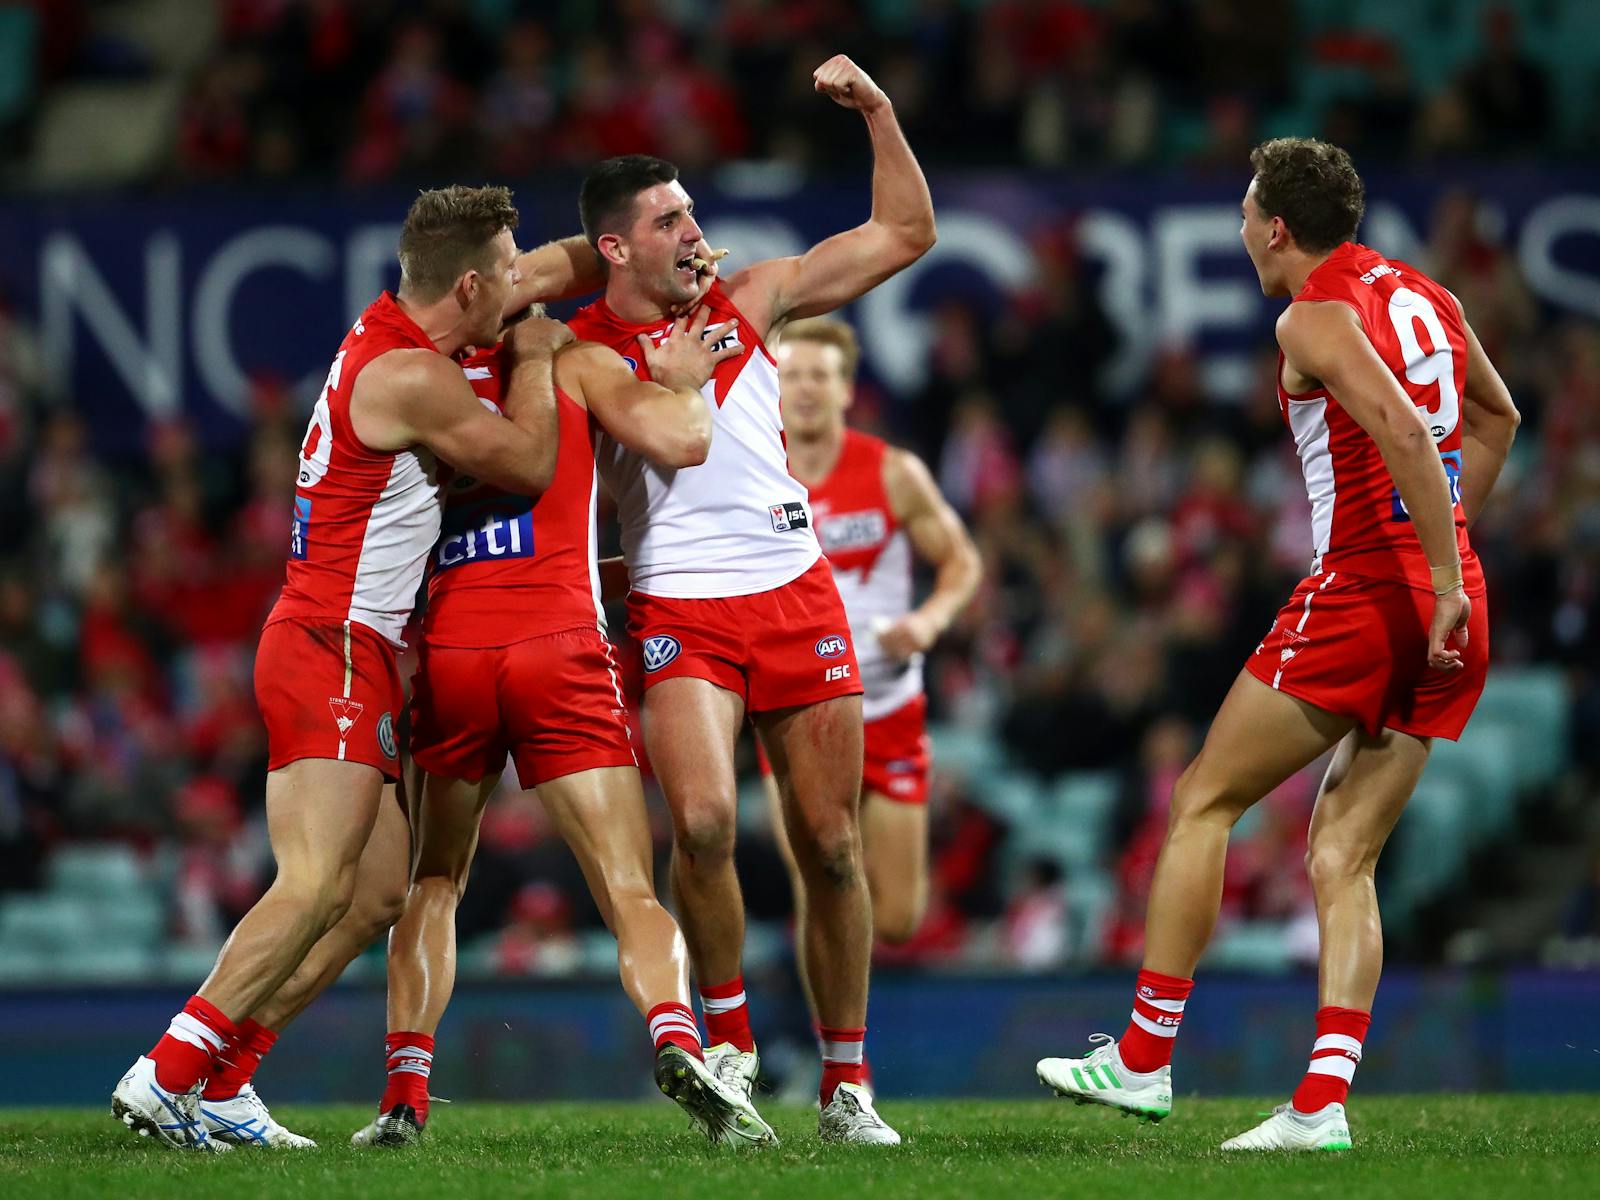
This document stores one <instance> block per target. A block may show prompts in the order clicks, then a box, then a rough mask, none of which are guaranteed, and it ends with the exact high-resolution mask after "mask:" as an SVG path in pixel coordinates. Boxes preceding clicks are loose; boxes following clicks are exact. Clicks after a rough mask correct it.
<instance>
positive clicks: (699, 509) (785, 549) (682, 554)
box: [598, 349, 822, 600]
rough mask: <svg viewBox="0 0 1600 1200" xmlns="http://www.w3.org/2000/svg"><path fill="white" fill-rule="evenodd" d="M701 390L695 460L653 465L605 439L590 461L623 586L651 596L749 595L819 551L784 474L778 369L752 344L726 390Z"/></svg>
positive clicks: (801, 570)
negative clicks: (605, 495) (707, 423)
mask: <svg viewBox="0 0 1600 1200" xmlns="http://www.w3.org/2000/svg"><path fill="white" fill-rule="evenodd" d="M716 387H717V385H716V381H715V380H712V381H711V382H708V383H707V384H706V385H705V387H704V388H702V389H701V393H702V395H704V396H705V398H706V403H707V404H708V405H710V406H711V417H712V425H713V428H712V434H711V451H710V454H709V455H708V456H707V458H706V461H705V462H704V463H702V464H701V465H699V466H698V467H684V468H681V469H678V470H672V469H668V468H662V467H658V466H656V465H655V464H654V463H652V462H650V461H649V460H648V459H646V458H645V457H644V456H643V455H640V454H635V453H634V452H632V451H630V450H627V449H625V448H624V447H622V446H620V445H618V444H617V443H616V442H615V441H613V440H612V439H611V438H610V437H609V436H607V437H604V438H603V439H602V441H601V447H600V453H599V455H598V462H599V465H600V473H601V475H602V476H603V477H604V479H605V483H606V487H607V488H608V489H609V490H610V492H611V494H612V495H613V496H614V497H615V498H616V501H617V516H618V519H619V520H620V521H621V524H622V553H623V556H624V558H626V560H627V563H628V581H629V584H630V585H631V586H632V587H633V588H635V589H636V590H638V591H640V592H644V593H645V594H647V595H651V596H666V597H671V598H674V599H686V600H703V599H713V598H720V597H725V596H749V595H753V594H755V593H757V592H767V591H771V590H772V589H773V588H778V587H782V586H783V585H784V584H786V583H790V582H793V581H794V580H796V579H798V578H799V577H800V576H801V575H803V574H805V573H806V571H808V570H809V569H810V568H811V566H812V564H813V563H815V562H816V561H817V559H818V558H819V557H821V554H822V551H821V548H820V547H819V546H818V545H817V538H816V534H815V533H814V532H813V530H812V527H811V509H810V503H809V499H808V497H807V495H806V489H805V486H804V485H803V484H801V483H800V481H799V480H797V479H796V478H795V477H794V476H793V475H791V474H789V456H788V452H787V450H786V449H785V448H784V444H783V422H782V419H781V418H780V417H779V415H778V368H777V366H776V365H775V364H774V363H773V362H772V360H771V359H769V358H768V357H767V356H766V354H764V353H763V352H762V351H760V350H759V349H757V350H754V351H753V352H752V353H750V354H749V356H748V357H747V358H746V359H745V363H744V368H743V369H742V370H741V371H740V372H739V374H738V376H737V378H736V379H735V380H734V381H733V383H732V384H731V385H730V386H729V387H728V389H727V393H726V395H725V396H724V398H723V402H722V404H721V405H718V404H717V400H716Z"/></svg>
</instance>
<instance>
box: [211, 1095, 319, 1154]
mask: <svg viewBox="0 0 1600 1200" xmlns="http://www.w3.org/2000/svg"><path fill="white" fill-rule="evenodd" d="M200 1119H201V1121H203V1122H204V1123H205V1127H206V1132H207V1133H208V1134H210V1135H211V1137H212V1138H213V1139H215V1140H216V1141H219V1142H226V1143H228V1144H229V1145H230V1146H261V1147H265V1148H267V1149H272V1150H312V1149H315V1148H316V1145H317V1144H316V1143H315V1142H313V1141H312V1140H311V1139H310V1138H308V1137H301V1136H300V1135H299V1134H298V1133H291V1132H290V1131H289V1130H287V1129H285V1128H284V1127H283V1126H282V1125H280V1124H278V1122H277V1121H276V1120H275V1119H274V1118H273V1116H272V1114H271V1113H270V1112H268V1111H267V1106H266V1105H265V1104H264V1103H262V1100H261V1097H260V1096H258V1095H256V1089H255V1088H254V1087H252V1086H251V1085H250V1084H248V1083H247V1084H245V1085H244V1086H243V1087H242V1088H240V1089H239V1094H238V1095H237V1096H234V1097H233V1098H232V1099H231V1100H207V1099H206V1098H205V1097H204V1096H201V1097H200Z"/></svg>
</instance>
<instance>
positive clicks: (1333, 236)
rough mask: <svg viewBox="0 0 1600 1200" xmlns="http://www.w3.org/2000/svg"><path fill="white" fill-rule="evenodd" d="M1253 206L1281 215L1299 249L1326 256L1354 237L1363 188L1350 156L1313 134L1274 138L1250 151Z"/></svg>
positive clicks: (1364, 202) (1361, 210)
mask: <svg viewBox="0 0 1600 1200" xmlns="http://www.w3.org/2000/svg"><path fill="white" fill-rule="evenodd" d="M1250 165H1251V167H1253V168H1254V169H1255V173H1256V205H1257V207H1258V208H1260V209H1261V212H1262V214H1263V215H1265V216H1268V217H1282V218H1283V223H1284V224H1285V225H1287V226H1288V227H1289V232H1290V233H1291V234H1293V235H1294V240H1295V241H1296V242H1297V243H1298V244H1299V246H1300V248H1301V249H1302V250H1307V251H1310V252H1311V253H1313V254H1325V253H1326V252H1328V251H1329V250H1332V249H1333V248H1334V247H1335V246H1338V245H1339V244H1341V243H1342V242H1348V241H1351V240H1353V239H1354V238H1355V236H1356V229H1357V228H1358V227H1359V226H1360V225H1361V217H1362V215H1363V214H1364V213H1365V212H1366V210H1367V190H1366V187H1365V186H1364V185H1363V184H1362V182H1361V176H1360V175H1358V174H1356V167H1355V164H1354V163H1353V162H1351V161H1350V155H1349V154H1347V153H1346V152H1345V151H1344V150H1341V149H1340V148H1339V147H1338V146H1335V145H1332V144H1331V143H1328V142H1322V141H1318V140H1317V139H1316V138H1290V137H1283V138H1273V139H1272V140H1271V141H1270V142H1262V143H1261V145H1259V146H1257V147H1256V148H1255V149H1254V150H1252V151H1251V152H1250Z"/></svg>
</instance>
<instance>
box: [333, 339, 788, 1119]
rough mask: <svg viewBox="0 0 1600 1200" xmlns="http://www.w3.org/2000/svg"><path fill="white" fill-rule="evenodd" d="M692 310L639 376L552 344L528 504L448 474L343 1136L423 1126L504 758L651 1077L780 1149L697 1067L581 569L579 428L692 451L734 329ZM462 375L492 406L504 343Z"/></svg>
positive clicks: (588, 495) (585, 563) (586, 493)
mask: <svg viewBox="0 0 1600 1200" xmlns="http://www.w3.org/2000/svg"><path fill="white" fill-rule="evenodd" d="M708 317H709V310H708V309H704V308H702V309H701V310H700V311H699V313H698V314H697V315H696V316H695V317H694V318H693V320H692V321H691V320H690V319H689V318H682V319H680V320H678V321H677V322H676V323H675V324H674V326H673V331H672V334H671V336H669V337H668V338H667V339H666V341H664V342H662V343H661V344H660V345H659V346H656V345H651V346H650V347H649V348H648V349H647V350H645V351H643V353H644V356H645V360H646V362H647V363H648V365H649V370H650V376H651V379H653V380H654V381H655V382H653V383H652V382H646V381H644V380H641V379H639V378H637V377H636V376H635V375H634V374H633V371H632V369H631V368H630V367H629V366H628V365H627V364H626V363H624V362H623V361H622V360H621V358H619V357H618V356H617V355H616V354H615V353H614V352H613V351H612V350H610V349H608V348H607V347H604V346H600V345H596V344H595V343H593V342H580V343H578V344H577V345H575V346H572V347H570V348H569V349H567V350H565V351H563V352H562V353H561V354H560V355H559V357H558V358H557V360H556V389H557V390H556V399H557V403H558V405H559V407H560V419H561V453H560V458H559V461H558V465H557V470H556V478H555V481H554V482H553V483H552V484H551V486H550V489H549V490H548V491H546V492H545V493H544V495H543V496H541V497H540V498H539V499H538V501H537V502H536V503H530V502H529V501H528V500H527V499H526V498H525V497H521V496H516V495H508V494H507V493H506V492H505V491H503V490H502V489H498V488H494V487H490V486H486V485H484V484H482V483H480V482H478V481H475V480H471V479H458V480H457V481H455V483H454V484H452V485H451V489H450V495H449V499H448V501H447V504H446V507H445V518H444V536H443V538H442V539H441V540H440V542H439V546H438V550H437V552H436V554H435V556H434V561H433V573H432V575H431V578H430V583H429V588H428V607H427V611H426V616H425V621H424V627H423V643H422V658H421V662H420V665H419V668H418V671H417V676H416V679H415V680H414V683H413V692H412V700H411V705H412V707H411V715H412V722H411V739H412V745H411V749H412V755H413V757H414V758H415V760H416V763H417V765H418V767H420V768H421V769H422V770H423V771H425V772H427V778H426V782H425V783H424V784H423V787H422V804H421V813H420V820H419V830H418V832H419V846H418V862H417V868H416V873H415V880H414V882H413V883H412V887H411V896H410V900H409V902H408V904H407V906H406V910H405V915H404V916H403V917H402V918H401V919H400V922H399V924H398V925H397V926H396V927H395V930H394V933H393V934H392V935H391V938H390V942H389V1026H390V1030H391V1032H390V1033H389V1036H388V1039H387V1043H386V1047H385V1049H386V1052H387V1060H388V1068H389V1084H388V1089H387V1090H386V1092H385V1093H384V1097H383V1101H382V1103H381V1104H380V1105H379V1115H378V1117H377V1119H376V1120H374V1121H373V1122H372V1123H371V1124H370V1125H368V1126H367V1127H366V1128H365V1129H363V1130H361V1131H360V1132H359V1133H357V1134H356V1137H355V1139H354V1140H355V1142H356V1144H357V1145H365V1144H378V1145H395V1144H403V1143H406V1142H411V1141H415V1140H416V1138H417V1136H418V1135H419V1134H420V1132H421V1130H422V1127H423V1125H424V1124H425V1122H426V1121H427V1116H428V1076H429V1072H430V1070H431V1067H432V1062H433V1053H434V1037H433V1035H434V1032H435V1031H436V1029H437V1028H438V1024H439V1019H440V1017H442V1016H443V1014H444V1009H445V1006H446V1005H447V1004H448V1003H449V999H450V992H451V989H452V988H453V986H454V983H455V916H456V907H457V904H458V903H459V901H460V898H461V893H462V890H463V889H464V888H465V886H466V882H467V873H468V869H469V867H470V866H471V862H472V855H473V851H474V849H475V847H476V845H477V837H478V824H479V819H480V817H481V815H482V813H483V807H484V804H485V802H486V801H487V799H488V797H489V795H490V793H491V792H492V791H493V790H494V788H495V785H496V783H497V782H498V780H499V777H500V771H501V769H502V767H503V766H504V764H505V761H506V756H507V754H508V753H509V754H510V755H511V757H512V759H513V761H514V762H515V765H516V770H517V778H518V781H519V782H520V783H521V785H522V786H523V787H524V788H537V789H538V794H539V800H540V803H541V804H543V806H544V808H545V810H546V811H547V812H548V813H549V814H550V817H551V820H552V822H553V823H554V825H555V827H556V829H557V830H558V831H559V832H560V833H561V835H562V836H563V837H564V838H565V839H566V841H567V844H568V845H569V846H570V847H571V848H572V851H573V853H574V854H575V855H576V856H577V858H578V862H579V865H580V866H581V867H582V869H583V873H584V877H585V878H586V879H587V880H588V881H589V885H590V887H591V888H592V889H593V892H594V898H595V902H596V904H597V905H598V906H599V908H600V912H601V914H602V916H604V918H605V920H606V923H607V925H609V926H610V927H611V929H612V930H613V931H614V932H615V934H616V937H617V948H618V959H619V966H620V968H621V972H622V981H623V986H624V988H625V989H626V990H627V993H628V996H629V998H630V999H632V1000H633V1002H634V1004H635V1005H636V1006H637V1007H638V1009H639V1011H640V1012H641V1013H643V1014H644V1015H645V1017H646V1019H647V1021H648V1024H649V1030H650V1035H651V1038H652V1040H653V1041H654V1043H655V1048H656V1055H657V1057H656V1082H657V1084H658V1086H659V1087H660V1088H661V1090H662V1091H663V1092H665V1093H666V1094H667V1095H669V1096H671V1097H672V1098H673V1099H674V1100H676V1101H677V1102H678V1103H679V1104H680V1105H682V1106H683V1107H684V1108H685V1109H686V1110H687V1111H688V1112H689V1113H690V1115H691V1116H692V1117H693V1118H694V1119H695V1121H696V1122H697V1123H698V1124H699V1125H700V1127H701V1128H702V1129H703V1130H704V1131H705V1132H706V1134H707V1135H708V1137H709V1138H710V1139H711V1140H712V1141H714V1142H718V1141H726V1142H731V1143H736V1144H767V1143H773V1142H775V1141H776V1138H775V1136H774V1135H773V1133H772V1130H771V1128H770V1127H769V1126H768V1125H767V1124H766V1122H764V1121H763V1120H762V1119H761V1118H760V1116H759V1115H757V1113H756V1111H755V1108H754V1107H753V1106H752V1105H751V1104H750V1101H749V1098H748V1097H747V1096H746V1095H744V1094H743V1093H742V1092H740V1091H738V1090H737V1089H733V1088H730V1087H728V1086H727V1085H725V1084H724V1083H722V1082H721V1081H720V1080H718V1079H717V1078H716V1077H715V1076H714V1075H712V1074H711V1073H710V1072H709V1071H708V1069H707V1068H706V1066H705V1063H704V1056H703V1053H702V1049H701V1044H700V1035H699V1029H698V1027H697V1026H696V1024H695V1019H694V1012H693V1010H692V1009H690V1007H689V1003H688V1001H689V992H688V955H687V953H686V951H685V949H684V944H683V935H682V934H681V933H680V932H679V931H678V926H677V924H676V923H675V922H674V921H673V919H672V917H671V916H670V915H669V914H668V913H667V911H666V910H665V909H664V908H662V907H661V905H660V903H659V902H658V901H657V899H656V893H655V883H654V880H653V878H652V870H651V861H650V853H651V846H650V828H649V822H648V818H647V816H646V813H645V806H644V790H643V787H642V785H641V783H640V779H639V770H638V766H637V764H636V761H635V759H634V756H633V749H632V746H631V744H630V741H629V734H628V722H627V713H626V711H625V710H624V708H623V702H622V695H621V684H620V682H619V680H618V678H617V672H616V668H615V665H614V663H613V660H612V651H611V644H610V643H609V642H608V641H607V640H606V638H605V634H604V628H605V618H604V614H603V612H602V610H601V609H600V607H599V595H598V576H597V573H596V572H597V568H596V561H595V526H594V510H595V498H596V488H595V466H594V454H593V450H592V445H593V442H592V440H591V433H590V429H591V424H593V425H594V426H596V427H598V428H600V429H604V430H605V431H606V433H607V435H608V436H609V437H611V438H613V439H615V440H616V442H617V443H618V444H619V445H623V446H626V447H628V448H629V449H630V450H632V451H633V452H635V453H638V454H641V455H643V456H645V457H646V458H647V459H648V460H649V461H650V462H652V463H654V464H655V465H656V467H657V468H658V469H661V470H665V471H672V470H678V469H683V468H690V467H694V466H697V465H698V464H700V463H702V462H704V461H705V458H706V454H707V451H708V449H709V447H710V445H711V415H710V411H709V409H708V407H707V404H706V401H705V398H704V397H703V396H701V394H700V388H701V387H702V386H703V385H704V384H705V382H706V380H707V379H709V378H710V376H711V371H712V368H713V367H714V366H715V365H716V364H717V363H719V362H721V361H724V360H726V359H729V358H731V357H732V356H733V355H735V354H736V353H738V348H737V347H736V345H734V344H733V343H731V342H721V343H720V348H717V349H713V343H714V342H716V341H717V337H718V335H719V334H721V333H723V332H726V333H729V334H732V333H733V330H732V329H731V328H729V329H727V330H713V331H712V333H711V336H710V337H709V338H706V337H705V336H704V335H705V333H706V321H707V319H708ZM464 367H465V371H466V374H467V377H468V378H469V379H470V380H472V381H473V386H474V388H475V389H477V391H478V394H479V396H481V397H482V398H483V399H485V400H486V401H489V402H491V403H493V402H496V401H497V399H498V392H499V380H500V376H501V372H502V367H503V364H502V355H501V354H500V353H498V352H490V353H488V354H484V355H479V356H475V357H473V358H469V359H467V360H466V362H465V364H464Z"/></svg>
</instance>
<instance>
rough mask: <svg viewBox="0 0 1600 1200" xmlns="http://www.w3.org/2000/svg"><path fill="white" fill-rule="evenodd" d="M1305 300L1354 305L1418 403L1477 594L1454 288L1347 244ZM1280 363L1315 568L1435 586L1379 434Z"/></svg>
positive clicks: (1479, 582)
mask: <svg viewBox="0 0 1600 1200" xmlns="http://www.w3.org/2000/svg"><path fill="white" fill-rule="evenodd" d="M1302 300H1311V301H1328V300H1333V301H1338V302H1339V303H1342V304H1348V305H1349V306H1350V307H1351V308H1352V309H1354V310H1355V313H1356V315H1357V317H1359V318H1360V320H1361V325H1362V328H1363V329H1364V330H1365V331H1366V335H1367V338H1368V339H1369V340H1370V341H1371V342H1372V346H1373V349H1374V350H1376V351H1377V353H1378V357H1380V358H1381V359H1383V361H1384V363H1385V364H1386V365H1387V366H1388V367H1389V369H1390V370H1391V371H1393V372H1394V377H1395V379H1396V380H1398V381H1399V383H1400V386H1401V387H1402V388H1404V389H1405V392H1406V394H1407V395H1408V396H1409V397H1410V398H1411V400H1412V402H1413V403H1414V404H1416V406H1417V407H1418V408H1419V409H1421V410H1422V416H1423V419H1424V420H1425V421H1426V422H1427V423H1428V426H1429V428H1430V429H1431V430H1432V432H1433V440H1434V444H1435V445H1436V446H1437V448H1438V451H1439V456H1440V458H1441V459H1443V460H1444V469H1445V475H1446V477H1447V478H1448V479H1449V482H1450V492H1451V496H1452V499H1453V500H1454V502H1455V522H1456V544H1457V546H1458V547H1459V549H1460V552H1461V563H1462V573H1463V576H1464V578H1465V581H1466V585H1467V590H1468V591H1469V592H1474V591H1477V592H1481V591H1482V589H1483V571H1482V568H1481V567H1480V565H1479V563H1478V560H1477V556H1476V555H1475V554H1473V552H1472V547H1471V545H1470V544H1469V543H1468V541H1467V521H1466V516H1465V514H1464V513H1463V512H1462V510H1461V397H1462V394H1463V393H1464V391H1465V390H1466V379H1467V341H1466V332H1465V329H1464V327H1463V325H1462V322H1461V314H1460V310H1459V309H1458V308H1457V307H1456V303H1455V299H1454V297H1452V296H1451V294H1450V293H1449V292H1448V291H1446V290H1445V289H1444V288H1443V287H1441V286H1440V285H1439V284H1437V283H1435V282H1434V281H1433V280H1431V279H1429V278H1428V277H1427V276H1426V275H1424V274H1423V273H1422V272H1421V271H1418V270H1417V269H1416V268H1415V267H1412V266H1410V265H1408V264H1406V263H1402V262H1390V261H1389V260H1387V259H1385V258H1384V257H1383V255H1381V254H1379V253H1378V252H1377V251H1376V250H1371V249H1369V248H1368V247H1366V246H1361V245H1357V244H1356V243H1354V242H1346V243H1344V245H1342V246H1340V247H1339V248H1338V249H1336V250H1335V251H1334V252H1333V253H1332V254H1330V255H1329V256H1328V258H1327V260H1326V261H1325V262H1323V263H1322V265H1321V266H1319V267H1318V268H1317V269H1316V270H1315V271H1313V272H1311V274H1310V276H1309V277H1308V278H1307V279H1306V282H1305V286H1304V287H1302V288H1301V289H1300V291H1299V293H1298V294H1297V295H1296V296H1295V298H1294V301H1293V302H1299V301H1302ZM1278 366H1279V373H1278V404H1279V407H1280V408H1281V410H1282V412H1283V419H1284V421H1285V423H1286V424H1287V425H1288V426H1289V429H1290V431H1291V432H1292V433H1293V434H1294V439H1295V448H1296V450H1297V451H1298V453H1299V455H1300V466H1301V470H1302V472H1303V473H1304V475H1305V481H1306V494H1307V496H1308V497H1309V498H1310V500H1311V521H1312V539H1313V542H1314V550H1313V562H1312V566H1311V574H1313V575H1317V574H1321V573H1322V572H1324V571H1338V572H1340V573H1348V574H1350V575H1360V576H1368V577H1370V578H1374V579H1387V580H1392V581H1395V582H1399V583H1406V584H1410V585H1411V586H1413V587H1421V588H1428V589H1429V590H1432V587H1433V583H1432V576H1431V574H1430V573H1429V568H1428V560H1427V557H1426V556H1425V555H1424V554H1423V551H1422V543H1421V542H1419V541H1418V540H1417V534H1416V530H1415V529H1414V528H1413V527H1412V524H1411V517H1410V514H1408V513H1407V512H1406V509H1405V506H1404V505H1403V504H1402V503H1401V501H1400V493H1399V490H1398V489H1397V488H1396V487H1395V486H1394V480H1393V479H1392V478H1391V477H1390V475H1389V470H1388V468H1387V467H1386V466H1384V462H1383V456H1382V455H1381V454H1380V453H1379V452H1378V446H1377V443H1376V442H1374V441H1373V440H1372V438H1371V437H1370V436H1369V435H1368V434H1367V432H1366V431H1365V430H1364V429H1362V428H1361V426H1360V425H1358V424H1357V423H1356V422H1355V420H1354V419H1353V418H1352V417H1351V416H1350V415H1349V414H1348V413H1347V412H1345V410H1344V409H1343V408H1342V407H1341V406H1340V404H1339V402H1338V401H1337V400H1336V399H1335V398H1334V397H1333V396H1331V395H1329V393H1328V392H1327V390H1326V389H1318V390H1316V391H1313V392H1306V393H1304V394H1301V395H1291V394H1290V393H1289V392H1287V391H1285V390H1284V386H1283V370H1282V368H1283V361H1282V355H1281V354H1280V355H1279V363H1278Z"/></svg>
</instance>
